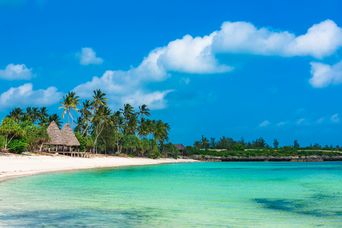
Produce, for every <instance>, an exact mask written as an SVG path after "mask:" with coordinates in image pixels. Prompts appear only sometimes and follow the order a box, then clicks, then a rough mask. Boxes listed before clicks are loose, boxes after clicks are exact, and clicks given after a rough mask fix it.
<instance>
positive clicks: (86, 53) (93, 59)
mask: <svg viewBox="0 0 342 228" xmlns="http://www.w3.org/2000/svg"><path fill="white" fill-rule="evenodd" d="M79 57H80V64H82V65H90V64H102V63H103V59H102V58H100V57H98V56H96V52H95V51H94V50H93V49H92V48H90V47H85V48H82V50H81V53H80V54H79Z"/></svg>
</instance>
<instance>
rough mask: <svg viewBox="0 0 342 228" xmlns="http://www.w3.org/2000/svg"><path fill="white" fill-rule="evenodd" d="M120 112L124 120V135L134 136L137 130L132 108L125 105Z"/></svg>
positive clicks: (135, 115) (135, 117)
mask: <svg viewBox="0 0 342 228" xmlns="http://www.w3.org/2000/svg"><path fill="white" fill-rule="evenodd" d="M121 111H122V114H123V116H124V119H125V128H124V133H125V135H134V134H135V130H136V129H137V125H138V120H137V114H136V113H135V112H134V108H133V106H132V105H130V104H125V105H124V108H123V110H121Z"/></svg>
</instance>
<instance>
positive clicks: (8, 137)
mask: <svg viewBox="0 0 342 228" xmlns="http://www.w3.org/2000/svg"><path fill="white" fill-rule="evenodd" d="M23 134H24V131H23V129H22V128H21V126H20V124H19V123H18V122H17V121H15V120H14V119H13V118H9V117H6V118H5V119H4V120H3V121H2V123H1V125H0V135H2V136H3V137H4V138H5V145H4V149H7V147H8V144H9V143H11V141H12V140H13V139H15V138H19V137H21V136H22V135H23Z"/></svg>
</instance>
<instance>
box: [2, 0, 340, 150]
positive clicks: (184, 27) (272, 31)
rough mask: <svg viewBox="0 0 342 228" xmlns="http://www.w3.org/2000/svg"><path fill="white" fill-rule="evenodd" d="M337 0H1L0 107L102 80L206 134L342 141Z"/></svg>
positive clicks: (183, 139) (123, 97)
mask: <svg viewBox="0 0 342 228" xmlns="http://www.w3.org/2000/svg"><path fill="white" fill-rule="evenodd" d="M340 9H342V3H341V1H338V0H335V1H331V0H325V1H312V0H311V1H305V0H303V1H282V2H279V1H266V0H263V1H246V0H245V1H241V0H240V1H213V0H211V1H206V0H203V1H180V0H173V1H138V0H136V1H133V0H126V1H85V0H83V1H76V0H68V1H65V0H60V1H53V0H51V1H47V0H11V1H9V0H0V28H1V33H0V82H1V83H0V112H1V116H3V115H5V114H6V113H8V111H9V110H10V109H11V108H12V107H15V106H20V107H25V106H28V105H31V106H33V105H45V106H47V107H48V108H49V110H51V112H60V110H58V106H59V105H58V103H59V101H60V98H61V97H62V96H63V94H65V93H66V92H68V91H69V90H75V91H76V92H77V93H78V94H79V95H80V96H81V97H83V98H87V97H89V95H91V91H92V90H93V89H95V88H101V89H103V90H104V91H105V92H106V93H107V94H108V96H109V98H110V100H111V101H112V102H111V105H112V107H113V108H114V109H117V108H119V106H120V105H121V104H122V103H125V102H130V103H132V104H134V105H136V106H137V105H139V104H141V103H147V104H149V105H150V107H151V108H152V109H153V115H154V117H155V118H161V119H163V120H165V121H166V122H169V123H170V125H171V127H172V130H171V132H170V139H171V140H172V141H173V142H180V143H185V144H192V142H193V140H194V139H197V138H199V137H200V136H201V135H202V134H204V135H206V136H208V137H219V136H222V135H225V136H231V137H234V138H241V137H243V138H245V139H247V140H250V139H254V138H256V137H259V136H263V137H265V138H266V139H267V140H268V141H269V142H271V140H272V139H273V138H278V139H279V141H280V142H281V143H282V144H284V143H292V141H293V140H294V139H298V140H299V142H300V143H302V144H309V143H315V142H318V143H321V144H342V134H341V132H342V106H341V105H340V103H341V99H342V93H341V91H342V16H341V13H340Z"/></svg>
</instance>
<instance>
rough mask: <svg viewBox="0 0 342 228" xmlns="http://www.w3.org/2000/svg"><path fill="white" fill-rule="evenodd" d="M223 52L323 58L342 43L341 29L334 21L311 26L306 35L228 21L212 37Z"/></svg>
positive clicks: (217, 47) (214, 48)
mask: <svg viewBox="0 0 342 228" xmlns="http://www.w3.org/2000/svg"><path fill="white" fill-rule="evenodd" d="M212 46H213V50H214V51H215V52H220V53H247V54H256V55H279V56H289V57H290V56H312V57H315V58H322V57H325V56H329V55H331V54H332V53H334V52H335V51H336V50H337V49H338V48H340V47H341V46H342V29H341V28H340V27H338V26H337V25H336V23H335V22H333V21H332V20H325V21H322V22H320V23H319V24H315V25H313V26H311V27H310V28H309V29H308V30H307V32H306V33H305V34H303V35H298V36H296V35H295V34H293V33H290V32H288V31H273V30H271V29H268V28H264V27H262V28H257V27H255V26H254V25H253V24H251V23H248V22H225V23H223V25H222V26H221V30H219V31H218V32H217V33H216V35H215V36H214V38H213V44H212Z"/></svg>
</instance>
